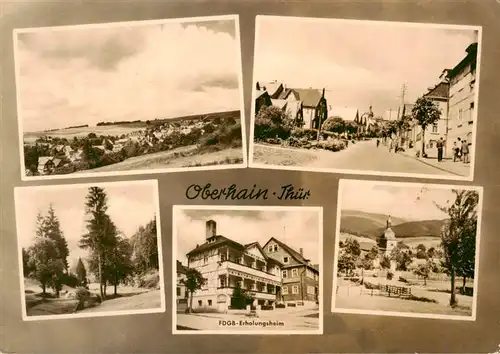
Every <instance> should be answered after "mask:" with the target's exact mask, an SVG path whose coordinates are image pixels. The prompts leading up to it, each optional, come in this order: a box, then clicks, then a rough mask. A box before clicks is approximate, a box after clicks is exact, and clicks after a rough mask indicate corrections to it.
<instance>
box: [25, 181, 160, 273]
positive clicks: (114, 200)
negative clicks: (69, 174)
mask: <svg viewBox="0 0 500 354" xmlns="http://www.w3.org/2000/svg"><path fill="white" fill-rule="evenodd" d="M97 186H99V187H102V188H104V190H105V191H106V193H107V196H108V211H107V213H108V215H109V216H110V217H111V220H113V222H114V223H115V224H116V226H117V228H118V230H119V231H121V232H122V233H123V235H124V236H126V237H131V236H132V235H133V234H134V233H135V232H136V231H137V229H138V228H139V227H140V226H145V225H146V224H147V223H148V222H150V221H151V220H152V219H153V217H154V216H155V213H156V204H155V203H156V198H157V196H156V194H155V191H156V189H155V188H154V185H152V184H145V183H142V184H137V183H130V184H125V185H124V184H115V185H113V184H107V185H97ZM87 192H88V186H84V187H82V186H79V185H74V186H71V187H69V188H67V187H66V188H60V187H59V188H58V187H51V188H42V187H40V188H35V189H32V188H19V189H18V190H17V193H18V194H17V196H16V215H17V216H18V217H21V218H22V222H20V223H19V229H18V232H17V235H18V242H19V246H20V247H23V248H27V247H29V246H30V245H31V244H32V243H33V240H34V238H35V237H36V234H35V230H36V216H37V214H38V212H39V211H40V212H41V213H42V214H43V215H46V214H47V211H48V208H49V206H50V205H51V204H52V207H53V208H54V211H55V214H56V216H57V217H58V218H59V222H60V225H61V230H62V232H63V234H64V237H65V238H66V241H67V242H68V248H69V251H70V252H69V257H68V263H69V264H70V266H71V265H74V264H75V263H76V261H78V258H79V257H81V258H82V259H84V258H85V257H87V256H88V253H87V251H86V250H82V249H80V248H79V247H78V241H79V240H80V237H81V236H82V235H83V234H84V233H86V227H85V225H86V223H85V219H86V216H85V205H84V203H85V197H86V195H87Z"/></svg>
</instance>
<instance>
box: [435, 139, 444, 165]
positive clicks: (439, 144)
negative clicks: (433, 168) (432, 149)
mask: <svg viewBox="0 0 500 354" xmlns="http://www.w3.org/2000/svg"><path fill="white" fill-rule="evenodd" d="M436 147H437V150H438V162H441V161H443V147H444V141H443V138H442V137H441V138H440V139H439V140H438V142H437V144H436Z"/></svg>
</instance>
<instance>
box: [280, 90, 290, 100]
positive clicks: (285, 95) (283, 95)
mask: <svg viewBox="0 0 500 354" xmlns="http://www.w3.org/2000/svg"><path fill="white" fill-rule="evenodd" d="M292 92H293V90H292V89H289V88H285V89H284V90H283V91H281V93H280V94H279V96H278V99H280V100H286V99H287V98H288V96H289V95H290V94H291V93H292Z"/></svg>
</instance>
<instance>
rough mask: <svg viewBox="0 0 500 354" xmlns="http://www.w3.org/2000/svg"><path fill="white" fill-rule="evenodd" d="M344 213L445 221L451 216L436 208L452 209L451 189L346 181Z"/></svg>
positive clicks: (343, 198) (342, 194) (343, 196)
mask: <svg viewBox="0 0 500 354" xmlns="http://www.w3.org/2000/svg"><path fill="white" fill-rule="evenodd" d="M342 183H345V184H343V186H342V192H341V200H340V208H341V210H359V211H364V212H369V213H379V214H387V215H391V216H394V217H400V218H404V219H407V220H442V219H447V218H448V214H446V213H444V212H442V211H441V210H439V209H438V208H437V207H436V205H435V204H434V202H435V203H437V204H438V205H440V206H449V205H451V204H452V203H453V202H454V200H455V197H454V194H453V192H452V190H451V188H435V187H434V188H431V187H429V186H426V185H424V184H422V185H398V184H393V185H388V184H377V183H363V182H359V181H343V182H342Z"/></svg>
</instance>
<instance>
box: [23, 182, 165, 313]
mask: <svg viewBox="0 0 500 354" xmlns="http://www.w3.org/2000/svg"><path fill="white" fill-rule="evenodd" d="M131 184H135V185H141V184H144V185H151V186H153V195H154V204H155V214H156V237H157V247H158V267H159V270H158V274H159V277H160V280H159V284H160V307H159V308H155V309H141V310H125V311H99V312H91V313H74V314H61V315H37V316H28V315H27V311H26V299H25V287H24V275H23V274H24V272H23V255H22V247H21V244H20V243H19V236H18V234H17V233H18V232H19V229H20V223H21V215H18V214H17V208H15V212H16V216H15V218H16V246H17V255H18V257H17V258H18V270H19V279H20V280H19V282H20V298H21V317H22V320H23V321H26V322H33V321H50V320H63V319H77V318H94V317H113V316H125V315H143V314H154V313H165V309H166V305H165V304H166V300H165V279H164V262H163V248H162V234H161V217H160V197H159V191H158V180H155V179H150V180H138V181H118V182H100V183H76V184H62V185H45V186H26V187H15V188H14V200H15V203H16V202H17V200H18V199H19V192H18V191H20V190H30V189H31V190H40V189H46V190H51V189H53V190H60V189H71V188H75V187H76V188H85V187H106V186H109V185H113V186H117V185H123V186H126V185H131Z"/></svg>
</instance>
